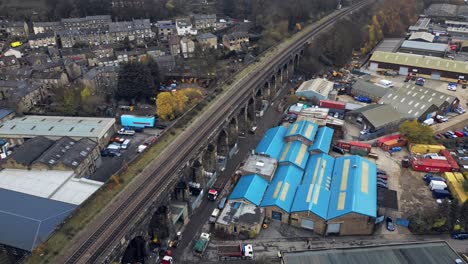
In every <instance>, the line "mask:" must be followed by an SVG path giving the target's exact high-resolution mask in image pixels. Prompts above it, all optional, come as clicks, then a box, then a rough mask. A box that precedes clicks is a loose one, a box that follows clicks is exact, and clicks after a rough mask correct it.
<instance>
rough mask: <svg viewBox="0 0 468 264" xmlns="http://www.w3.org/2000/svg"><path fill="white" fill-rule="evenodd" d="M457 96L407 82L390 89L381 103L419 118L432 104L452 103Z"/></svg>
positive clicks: (411, 116)
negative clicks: (399, 86)
mask: <svg viewBox="0 0 468 264" xmlns="http://www.w3.org/2000/svg"><path fill="white" fill-rule="evenodd" d="M467 65H468V64H467ZM456 99H457V98H456V97H455V96H453V95H448V94H445V93H442V92H439V91H436V90H434V89H431V88H427V87H420V86H416V85H413V84H405V85H403V86H402V87H401V88H398V89H394V88H392V89H391V90H389V91H388V93H387V94H386V95H385V96H384V97H382V98H381V99H380V100H379V104H390V105H392V106H393V108H394V109H396V110H397V111H398V112H400V113H401V114H402V115H403V116H406V117H410V118H415V117H416V118H419V117H420V116H421V115H422V114H424V112H426V111H427V110H428V109H429V108H430V107H431V106H432V105H435V106H436V107H437V108H440V107H441V106H442V105H443V104H444V103H445V102H448V103H449V104H452V103H453V101H454V100H456Z"/></svg>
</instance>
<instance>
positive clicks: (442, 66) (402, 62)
mask: <svg viewBox="0 0 468 264" xmlns="http://www.w3.org/2000/svg"><path fill="white" fill-rule="evenodd" d="M369 69H370V70H372V71H377V70H379V69H382V70H394V71H397V72H398V73H399V74H400V75H408V74H410V73H417V74H418V76H420V77H425V78H429V79H433V80H443V81H458V80H464V79H465V76H466V73H467V72H468V62H462V61H453V60H448V59H441V58H436V57H430V56H423V55H415V54H406V53H391V52H384V51H376V52H374V54H372V56H371V58H370V60H369Z"/></svg>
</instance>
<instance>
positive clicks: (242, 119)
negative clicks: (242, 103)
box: [237, 106, 247, 136]
mask: <svg viewBox="0 0 468 264" xmlns="http://www.w3.org/2000/svg"><path fill="white" fill-rule="evenodd" d="M237 126H238V132H239V136H245V135H246V133H247V106H246V107H245V108H244V109H241V111H240V112H239V116H238V117H237Z"/></svg>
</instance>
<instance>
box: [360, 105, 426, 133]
mask: <svg viewBox="0 0 468 264" xmlns="http://www.w3.org/2000/svg"><path fill="white" fill-rule="evenodd" d="M421 106H422V105H421ZM424 111H425V110H424ZM424 111H420V113H421V114H423V113H424ZM416 112H417V111H416ZM416 112H415V113H416ZM362 115H363V116H364V117H365V118H366V119H367V121H369V122H370V123H371V125H372V126H374V128H375V129H376V130H377V129H380V128H382V127H384V126H386V125H388V124H392V123H397V122H399V121H400V120H402V119H403V117H402V116H401V114H400V113H399V112H398V111H397V110H395V109H394V108H393V107H392V106H391V105H379V106H378V107H375V108H373V109H369V110H367V111H363V112H362Z"/></svg>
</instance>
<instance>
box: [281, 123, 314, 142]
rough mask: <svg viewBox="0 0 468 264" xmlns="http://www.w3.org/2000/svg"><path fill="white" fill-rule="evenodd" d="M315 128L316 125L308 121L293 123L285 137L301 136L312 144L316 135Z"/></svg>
mask: <svg viewBox="0 0 468 264" xmlns="http://www.w3.org/2000/svg"><path fill="white" fill-rule="evenodd" d="M317 128H318V125H317V124H315V123H312V122H310V121H306V120H303V121H299V122H295V123H293V124H291V125H290V126H289V128H288V131H287V132H286V135H285V137H291V136H302V137H304V138H306V139H308V140H310V141H311V142H312V141H313V140H314V137H315V134H316V133H317Z"/></svg>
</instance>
